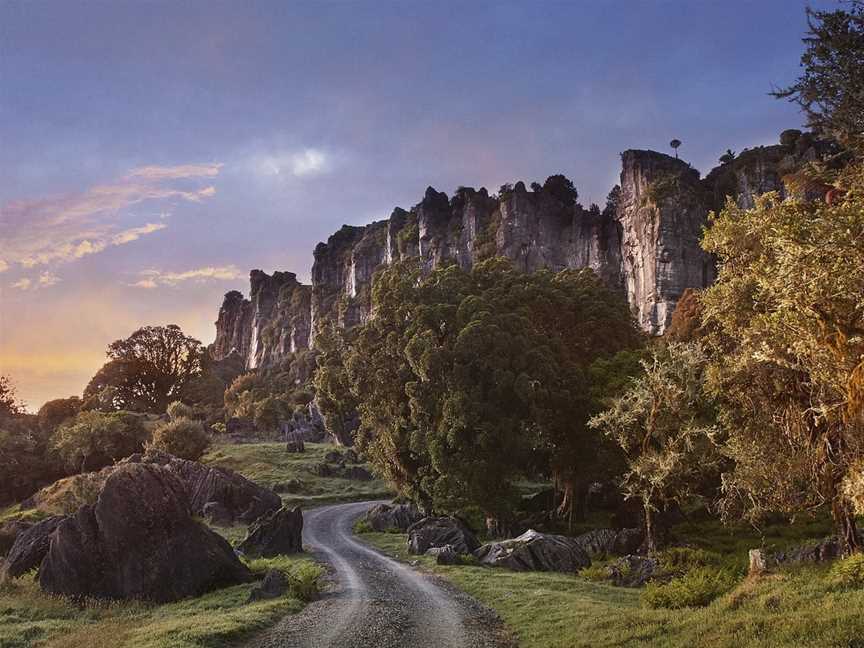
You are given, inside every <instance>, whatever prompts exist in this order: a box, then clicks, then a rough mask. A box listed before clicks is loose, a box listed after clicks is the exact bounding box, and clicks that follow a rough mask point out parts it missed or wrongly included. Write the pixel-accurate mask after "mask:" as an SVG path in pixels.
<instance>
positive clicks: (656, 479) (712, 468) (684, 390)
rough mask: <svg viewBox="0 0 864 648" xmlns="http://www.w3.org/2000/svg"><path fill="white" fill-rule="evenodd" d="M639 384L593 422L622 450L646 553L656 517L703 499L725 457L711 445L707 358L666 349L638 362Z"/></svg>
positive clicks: (681, 348) (687, 347)
mask: <svg viewBox="0 0 864 648" xmlns="http://www.w3.org/2000/svg"><path fill="white" fill-rule="evenodd" d="M643 368H644V373H643V374H642V375H641V376H640V377H638V378H636V379H635V380H634V381H633V383H632V384H631V385H630V387H629V388H628V389H627V391H626V392H625V393H624V395H622V396H621V397H619V398H617V399H615V400H614V401H613V403H612V405H611V407H610V408H609V409H608V410H606V411H604V412H602V413H600V414H598V415H597V416H595V417H594V418H593V419H591V422H590V424H589V425H590V426H591V427H593V428H595V429H597V430H601V431H602V432H604V433H605V434H606V435H607V436H609V438H611V439H613V440H614V441H615V442H616V443H617V444H618V446H619V447H620V448H621V449H622V450H623V452H624V454H625V456H626V461H627V470H626V472H625V474H624V478H623V480H622V482H621V486H622V489H623V492H624V495H625V497H627V498H635V499H638V500H639V501H640V502H641V504H642V509H643V514H644V523H645V544H644V546H645V548H646V550H647V551H648V552H649V553H651V552H655V551H657V549H658V547H659V546H660V541H661V536H662V530H661V529H659V528H658V525H657V524H656V514H657V513H658V512H661V511H664V510H666V509H668V508H669V507H670V506H672V505H678V506H680V505H682V504H683V503H684V502H686V501H687V500H688V499H690V498H692V497H694V496H699V495H702V494H704V491H705V490H706V484H707V485H709V487H710V484H712V483H717V481H718V478H719V472H720V467H721V465H722V457H721V455H720V454H719V452H717V449H716V446H715V443H716V440H717V437H718V428H717V426H716V424H715V411H714V403H713V402H712V400H711V398H710V397H709V396H707V395H706V393H705V391H704V389H703V387H704V382H705V370H706V368H707V358H706V355H705V353H704V351H703V350H702V348H701V347H700V346H699V345H698V344H695V343H691V344H671V345H669V346H668V347H660V348H658V349H656V350H655V352H654V354H653V357H652V358H651V359H650V360H648V361H643Z"/></svg>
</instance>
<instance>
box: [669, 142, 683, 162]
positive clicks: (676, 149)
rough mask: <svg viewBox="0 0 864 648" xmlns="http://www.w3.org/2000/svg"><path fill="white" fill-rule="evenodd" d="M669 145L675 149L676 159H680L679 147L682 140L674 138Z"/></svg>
mask: <svg viewBox="0 0 864 648" xmlns="http://www.w3.org/2000/svg"><path fill="white" fill-rule="evenodd" d="M669 146H671V147H672V148H673V149H675V159H676V160H677V159H678V147H679V146H681V140H679V139H673V140H672V141H671V142H669Z"/></svg>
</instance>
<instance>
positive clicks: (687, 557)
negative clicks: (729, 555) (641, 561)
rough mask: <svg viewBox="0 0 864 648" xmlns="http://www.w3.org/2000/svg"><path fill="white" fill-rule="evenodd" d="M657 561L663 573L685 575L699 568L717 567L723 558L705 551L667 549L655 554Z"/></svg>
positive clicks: (683, 548)
mask: <svg viewBox="0 0 864 648" xmlns="http://www.w3.org/2000/svg"><path fill="white" fill-rule="evenodd" d="M657 560H658V561H659V562H660V567H661V569H662V570H663V572H664V573H667V574H685V573H687V572H689V571H691V570H693V569H697V568H699V567H719V566H720V565H721V563H722V561H723V557H722V556H721V555H720V554H719V553H717V552H714V551H706V550H705V549H693V548H691V547H669V548H668V549H664V550H663V551H661V552H660V553H658V554H657Z"/></svg>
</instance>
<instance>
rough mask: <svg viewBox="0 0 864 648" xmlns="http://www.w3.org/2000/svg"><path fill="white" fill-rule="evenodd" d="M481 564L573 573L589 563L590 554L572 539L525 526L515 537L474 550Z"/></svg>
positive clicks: (524, 569)
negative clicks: (527, 528) (525, 528)
mask: <svg viewBox="0 0 864 648" xmlns="http://www.w3.org/2000/svg"><path fill="white" fill-rule="evenodd" d="M474 556H475V557H476V558H477V559H478V560H479V561H480V562H481V563H482V564H484V565H490V566H493V567H507V568H508V569H512V570H514V571H554V572H562V573H566V574H573V573H575V572H577V571H578V570H580V569H582V568H583V567H587V566H588V565H590V564H591V557H590V556H589V555H588V553H587V552H586V551H585V549H584V548H583V547H582V545H581V544H580V543H579V542H577V541H576V540H575V539H574V538H568V537H566V536H559V535H552V534H546V533H539V532H537V531H534V530H533V529H529V530H528V531H526V532H525V533H523V534H522V535H520V536H519V537H518V538H511V539H509V540H501V541H500V542H490V543H488V544H485V545H483V546H482V547H480V548H479V549H477V551H475V552H474Z"/></svg>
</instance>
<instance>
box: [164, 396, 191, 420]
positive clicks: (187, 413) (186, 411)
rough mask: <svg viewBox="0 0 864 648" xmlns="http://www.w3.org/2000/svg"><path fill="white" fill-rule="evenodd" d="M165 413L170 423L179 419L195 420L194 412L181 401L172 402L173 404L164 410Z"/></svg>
mask: <svg viewBox="0 0 864 648" xmlns="http://www.w3.org/2000/svg"><path fill="white" fill-rule="evenodd" d="M165 413H166V414H167V415H168V418H169V419H171V420H172V421H176V420H177V419H179V418H187V419H191V418H195V410H193V409H192V408H191V407H189V406H188V405H186V403H184V402H182V401H174V402H173V403H170V404H169V405H168V408H167V409H166V410H165Z"/></svg>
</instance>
